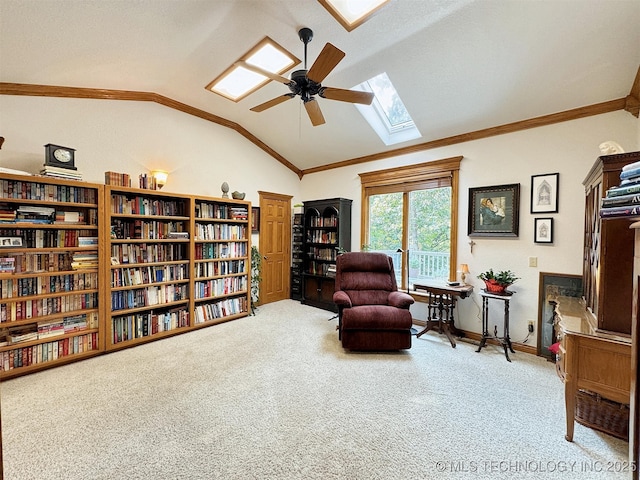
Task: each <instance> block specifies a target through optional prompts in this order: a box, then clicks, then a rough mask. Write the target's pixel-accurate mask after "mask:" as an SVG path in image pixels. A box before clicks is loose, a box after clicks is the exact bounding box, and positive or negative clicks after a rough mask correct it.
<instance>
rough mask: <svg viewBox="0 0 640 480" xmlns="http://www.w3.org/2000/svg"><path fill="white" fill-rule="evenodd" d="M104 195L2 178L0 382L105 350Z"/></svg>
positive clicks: (98, 190) (51, 182)
mask: <svg viewBox="0 0 640 480" xmlns="http://www.w3.org/2000/svg"><path fill="white" fill-rule="evenodd" d="M103 190H104V186H102V185H98V184H90V183H86V182H78V181H75V180H64V179H57V178H50V177H42V176H22V175H13V174H0V211H1V212H0V216H1V219H2V222H1V223H0V247H1V248H0V335H1V337H2V344H1V346H0V358H1V364H0V378H2V379H6V378H11V377H15V376H19V375H23V374H26V373H32V372H35V371H39V370H42V369H44V368H49V367H54V366H58V365H61V364H65V363H69V362H73V361H77V360H82V359H85V358H89V357H93V356H95V355H98V354H100V353H102V351H104V338H103V335H102V332H101V328H100V318H101V311H102V310H103V308H104V306H103V304H102V303H103V302H102V299H101V295H100V292H101V289H102V278H103V277H104V275H103V271H102V266H101V264H100V258H101V257H102V256H103V255H104V242H103V241H102V240H101V232H102V231H103V229H104V207H103V205H104V203H103V198H104V194H103Z"/></svg>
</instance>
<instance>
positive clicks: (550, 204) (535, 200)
mask: <svg viewBox="0 0 640 480" xmlns="http://www.w3.org/2000/svg"><path fill="white" fill-rule="evenodd" d="M559 177H560V174H559V173H547V174H544V175H533V176H532V177H531V213H558V180H559Z"/></svg>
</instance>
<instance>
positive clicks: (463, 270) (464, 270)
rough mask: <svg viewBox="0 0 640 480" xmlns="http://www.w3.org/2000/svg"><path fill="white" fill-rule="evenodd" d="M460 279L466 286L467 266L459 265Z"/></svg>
mask: <svg viewBox="0 0 640 480" xmlns="http://www.w3.org/2000/svg"><path fill="white" fill-rule="evenodd" d="M460 273H461V275H460V278H461V279H462V283H463V285H466V284H467V275H469V265H467V264H466V263H463V264H461V265H460Z"/></svg>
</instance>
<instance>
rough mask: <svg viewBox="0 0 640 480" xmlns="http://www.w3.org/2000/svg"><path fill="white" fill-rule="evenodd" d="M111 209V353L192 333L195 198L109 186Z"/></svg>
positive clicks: (108, 320) (107, 332)
mask: <svg viewBox="0 0 640 480" xmlns="http://www.w3.org/2000/svg"><path fill="white" fill-rule="evenodd" d="M105 204H106V205H107V208H106V211H107V225H108V226H109V235H108V248H107V251H108V255H109V262H108V264H109V265H108V268H109V281H108V284H107V285H108V288H107V291H106V292H105V298H106V299H108V300H107V302H106V303H108V305H109V308H108V310H107V312H105V313H106V314H105V324H104V331H105V337H106V351H112V350H117V349H121V348H126V347H131V346H134V345H138V344H141V343H146V342H148V341H151V340H156V339H159V338H164V337H167V336H171V335H175V334H177V333H181V332H184V331H186V330H188V329H189V327H190V321H191V308H190V301H191V297H192V294H191V285H190V278H189V277H190V272H191V271H192V268H191V258H192V253H191V252H192V249H191V237H192V231H191V228H192V223H191V208H192V199H191V197H190V196H188V195H178V194H167V193H161V192H160V191H157V190H144V189H138V188H129V187H119V186H107V187H106V188H105ZM174 235H184V236H185V238H174V237H173V236H174ZM105 260H106V259H105ZM105 283H107V282H105Z"/></svg>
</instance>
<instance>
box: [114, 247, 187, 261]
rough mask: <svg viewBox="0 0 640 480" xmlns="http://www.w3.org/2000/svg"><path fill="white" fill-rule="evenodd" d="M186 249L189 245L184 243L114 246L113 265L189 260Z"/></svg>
mask: <svg viewBox="0 0 640 480" xmlns="http://www.w3.org/2000/svg"><path fill="white" fill-rule="evenodd" d="M186 247H187V245H186V244H184V243H183V244H180V243H163V244H156V243H151V244H149V243H139V244H138V243H135V244H134V243H127V244H122V245H112V246H111V263H112V265H118V264H128V263H157V262H174V261H181V260H187V258H188V257H187V253H186V252H187V251H186ZM196 247H197V246H196ZM196 250H197V248H196Z"/></svg>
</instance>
